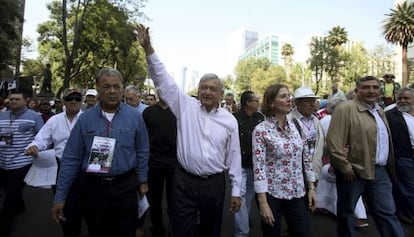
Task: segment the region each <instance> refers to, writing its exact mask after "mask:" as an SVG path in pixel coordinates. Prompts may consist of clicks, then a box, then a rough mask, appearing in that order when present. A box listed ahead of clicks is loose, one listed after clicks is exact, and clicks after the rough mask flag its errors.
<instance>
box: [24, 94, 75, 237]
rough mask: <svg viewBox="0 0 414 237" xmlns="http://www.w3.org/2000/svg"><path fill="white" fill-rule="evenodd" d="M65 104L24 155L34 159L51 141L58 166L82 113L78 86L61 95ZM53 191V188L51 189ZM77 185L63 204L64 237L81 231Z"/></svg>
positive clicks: (62, 223)
mask: <svg viewBox="0 0 414 237" xmlns="http://www.w3.org/2000/svg"><path fill="white" fill-rule="evenodd" d="M63 100H64V105H65V107H66V111H65V113H59V114H57V115H55V116H53V117H51V118H50V119H49V120H48V121H47V122H46V123H45V125H44V126H43V127H42V129H40V131H39V133H38V134H37V135H36V137H35V139H34V140H33V142H31V143H30V144H29V145H28V146H27V148H26V155H30V156H33V157H34V158H37V156H38V154H39V151H44V150H47V149H48V147H49V144H52V143H53V144H54V150H55V154H56V159H57V162H58V165H59V166H58V167H60V160H61V158H62V154H63V150H64V149H65V145H66V141H67V140H68V138H69V135H70V132H71V131H72V128H73V127H74V126H75V124H76V122H77V121H78V118H79V115H80V114H81V113H82V112H81V110H80V108H81V106H82V94H81V93H80V92H79V90H77V89H69V90H67V91H66V93H65V96H64V98H63ZM53 191H55V189H53ZM79 193H80V185H79V180H76V181H75V182H74V183H73V185H72V186H71V189H70V191H69V195H68V198H67V200H66V205H65V210H64V212H65V216H66V221H61V222H60V224H61V227H62V231H63V235H64V236H65V237H69V236H70V237H72V236H73V237H77V236H79V235H80V233H81V226H82V212H81V205H80V196H79Z"/></svg>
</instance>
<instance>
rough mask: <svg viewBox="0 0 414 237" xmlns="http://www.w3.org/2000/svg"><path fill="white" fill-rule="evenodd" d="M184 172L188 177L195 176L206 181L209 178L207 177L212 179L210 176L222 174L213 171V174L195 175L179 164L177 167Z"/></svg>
mask: <svg viewBox="0 0 414 237" xmlns="http://www.w3.org/2000/svg"><path fill="white" fill-rule="evenodd" d="M179 169H180V170H181V171H182V172H183V173H184V174H186V175H187V176H188V177H192V178H195V179H199V180H204V181H207V180H209V179H212V178H214V177H217V176H220V175H223V174H224V172H220V173H215V174H210V175H196V174H192V173H189V172H188V171H187V170H185V169H184V168H183V167H181V166H180V168H179Z"/></svg>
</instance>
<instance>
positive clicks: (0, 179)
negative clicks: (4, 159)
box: [0, 165, 31, 230]
mask: <svg viewBox="0 0 414 237" xmlns="http://www.w3.org/2000/svg"><path fill="white" fill-rule="evenodd" d="M30 166H31V165H26V166H24V167H22V168H18V169H12V170H4V169H0V189H4V193H5V198H4V202H3V207H2V209H1V211H0V228H1V229H6V230H7V229H9V228H10V224H11V222H12V220H13V218H14V217H16V216H17V215H19V214H21V213H22V212H23V211H24V210H25V208H26V206H25V204H24V200H23V188H24V186H25V183H24V177H26V174H27V172H28V171H29V169H30Z"/></svg>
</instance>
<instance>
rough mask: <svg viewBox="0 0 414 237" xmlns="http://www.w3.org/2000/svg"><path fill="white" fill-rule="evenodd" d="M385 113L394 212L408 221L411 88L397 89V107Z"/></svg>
mask: <svg viewBox="0 0 414 237" xmlns="http://www.w3.org/2000/svg"><path fill="white" fill-rule="evenodd" d="M386 115H387V120H388V123H389V126H390V129H391V133H392V140H393V144H394V157H395V169H396V175H397V182H396V185H395V186H396V188H395V202H396V207H397V213H398V214H399V217H400V218H401V217H405V218H404V219H406V216H408V217H409V218H411V222H412V220H413V217H414V173H413V169H414V89H411V88H403V89H401V91H399V92H398V94H397V106H396V107H395V108H393V109H392V110H390V111H388V112H387V113H386ZM406 220H407V219H406ZM408 220H409V219H408Z"/></svg>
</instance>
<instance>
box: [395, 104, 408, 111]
mask: <svg viewBox="0 0 414 237" xmlns="http://www.w3.org/2000/svg"><path fill="white" fill-rule="evenodd" d="M398 110H399V111H400V112H410V106H409V105H401V106H398Z"/></svg>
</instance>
